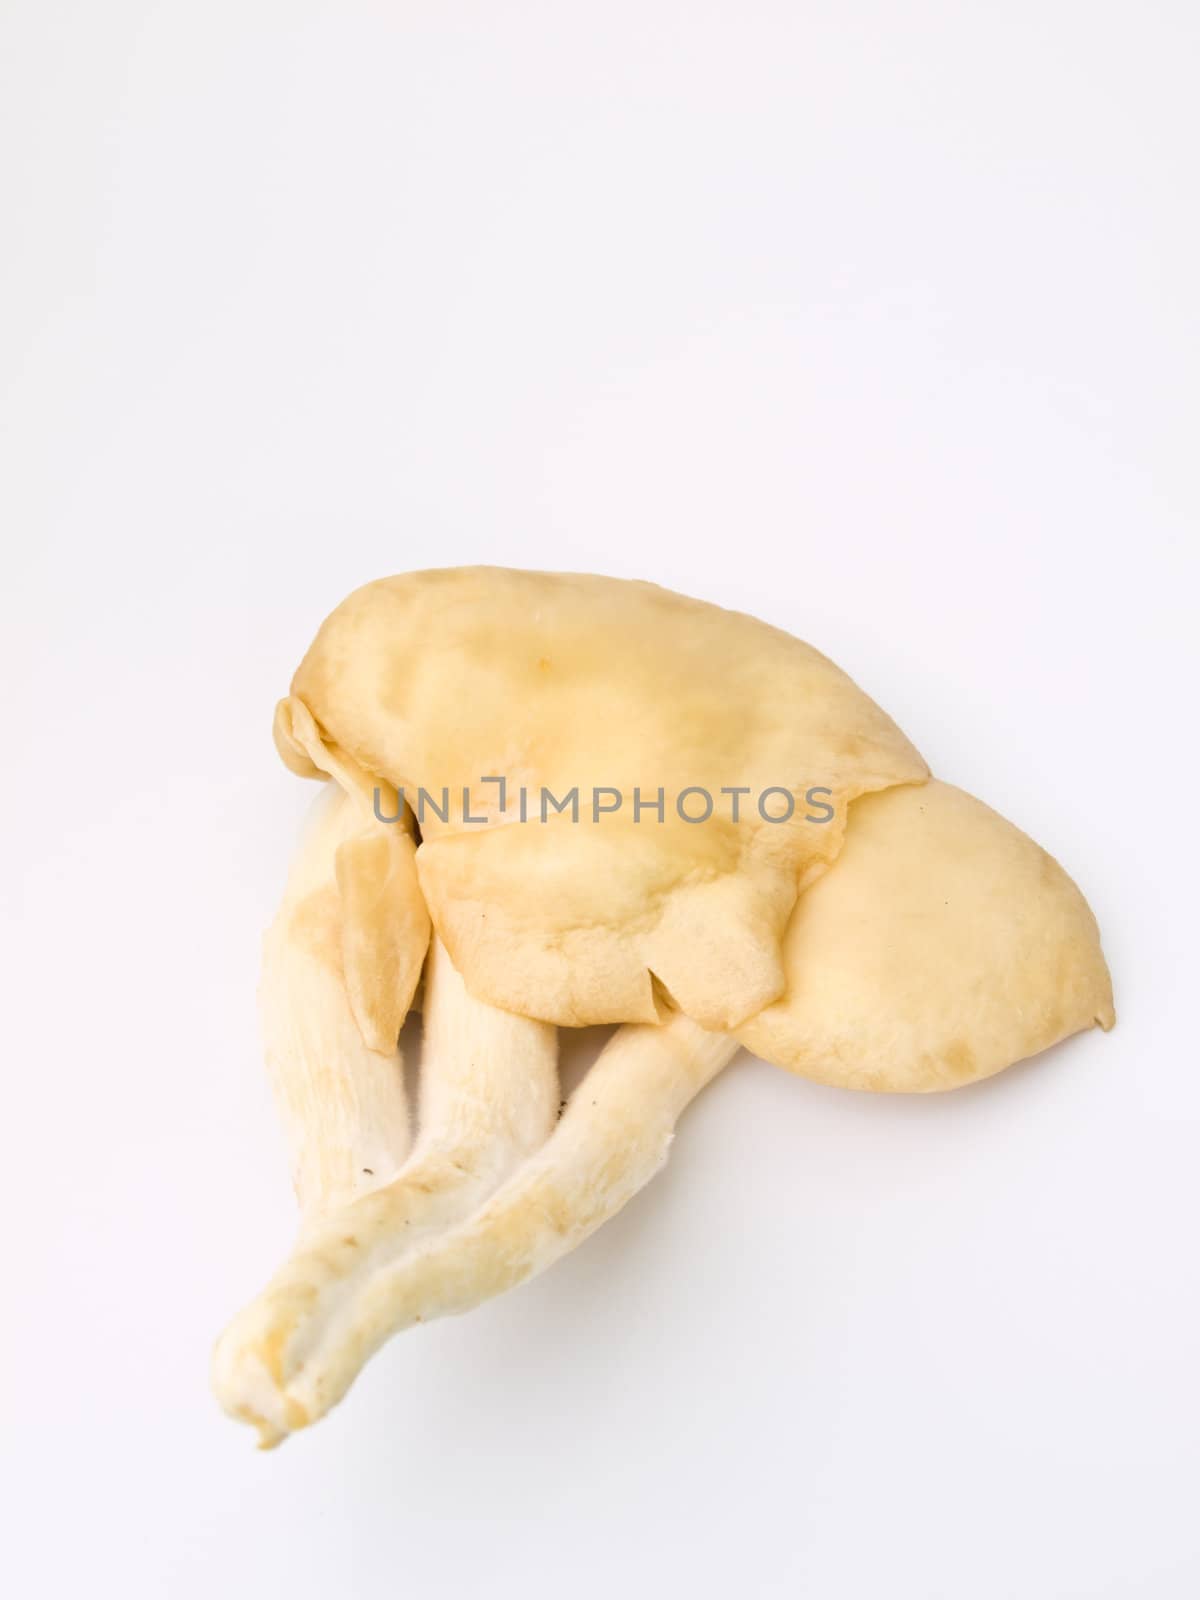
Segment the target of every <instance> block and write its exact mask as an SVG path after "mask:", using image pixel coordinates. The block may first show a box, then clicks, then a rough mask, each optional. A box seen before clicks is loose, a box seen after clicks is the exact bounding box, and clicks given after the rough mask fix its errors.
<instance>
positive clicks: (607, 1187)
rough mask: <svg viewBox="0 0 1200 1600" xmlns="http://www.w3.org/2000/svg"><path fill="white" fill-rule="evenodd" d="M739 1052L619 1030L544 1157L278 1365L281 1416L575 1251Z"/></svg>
mask: <svg viewBox="0 0 1200 1600" xmlns="http://www.w3.org/2000/svg"><path fill="white" fill-rule="evenodd" d="M737 1049H738V1045H737V1042H736V1040H733V1039H731V1038H729V1037H727V1036H726V1035H724V1034H714V1033H707V1032H705V1030H704V1029H702V1028H700V1027H699V1026H697V1024H696V1023H694V1022H692V1021H691V1020H690V1019H688V1018H687V1017H684V1016H679V1015H676V1016H675V1017H673V1018H672V1019H671V1020H670V1021H669V1022H668V1023H666V1024H665V1025H663V1026H662V1027H654V1026H633V1025H630V1026H626V1027H624V1028H622V1029H620V1030H619V1031H618V1033H617V1034H615V1035H614V1037H613V1039H612V1040H611V1041H610V1042H609V1044H608V1046H607V1048H606V1049H605V1050H604V1051H603V1052H602V1053H601V1055H600V1057H599V1059H598V1060H597V1062H596V1064H595V1066H594V1067H593V1068H592V1069H591V1071H590V1072H589V1074H588V1075H587V1077H586V1078H585V1079H584V1082H583V1084H582V1086H581V1087H580V1089H579V1090H578V1091H577V1092H576V1094H575V1096H574V1097H573V1099H572V1101H571V1104H570V1105H569V1106H568V1108H567V1110H566V1112H565V1114H564V1115H563V1117H562V1120H561V1121H560V1122H559V1124H558V1126H557V1128H556V1129H555V1131H554V1134H553V1136H552V1137H551V1138H550V1140H549V1142H548V1143H547V1144H546V1146H545V1147H544V1149H543V1150H542V1151H541V1152H540V1153H539V1154H537V1155H536V1156H534V1157H532V1158H531V1159H530V1160H529V1161H528V1162H527V1163H526V1164H525V1165H524V1166H523V1167H522V1168H521V1170H520V1171H519V1172H518V1173H517V1174H516V1175H515V1176H514V1177H512V1178H510V1179H509V1181H508V1182H507V1183H506V1184H504V1185H503V1187H502V1188H500V1189H499V1190H498V1191H497V1192H496V1193H495V1194H494V1195H493V1196H492V1197H491V1199H490V1200H488V1201H487V1202H486V1203H485V1204H484V1205H483V1207H482V1209H480V1210H479V1211H478V1212H477V1213H476V1214H475V1215H474V1216H473V1217H472V1218H471V1219H470V1220H469V1221H467V1222H465V1223H463V1224H462V1225H460V1226H458V1227H456V1228H454V1229H452V1230H451V1231H450V1232H449V1233H447V1234H444V1235H443V1236H442V1237H440V1238H439V1239H437V1240H435V1241H433V1242H431V1243H429V1244H427V1245H426V1247H425V1248H423V1249H422V1250H420V1251H419V1252H417V1253H416V1254H406V1255H404V1256H403V1257H402V1258H400V1259H399V1260H397V1261H396V1262H395V1263H392V1264H389V1263H386V1262H384V1261H382V1260H380V1261H378V1262H377V1270H375V1271H373V1272H372V1273H371V1274H370V1276H369V1278H368V1279H367V1280H365V1282H364V1284H363V1288H362V1291H361V1293H360V1294H358V1295H357V1296H356V1297H355V1300H354V1304H353V1307H352V1308H347V1315H346V1316H344V1317H341V1318H338V1319H337V1320H336V1321H329V1322H328V1323H326V1324H325V1326H324V1327H323V1329H322V1330H321V1337H320V1338H319V1339H318V1340H316V1341H310V1342H308V1343H307V1345H306V1346H305V1347H303V1348H302V1347H300V1346H293V1348H292V1351H291V1352H290V1354H289V1355H288V1356H286V1357H285V1358H284V1360H283V1361H282V1363H281V1364H280V1366H279V1367H278V1369H277V1374H276V1375H277V1381H278V1382H279V1384H280V1389H281V1394H282V1396H283V1399H284V1405H283V1407H282V1412H283V1414H285V1415H291V1416H293V1417H295V1418H296V1419H304V1420H306V1421H311V1420H313V1419H314V1418H315V1417H317V1416H319V1415H321V1414H322V1413H324V1412H325V1411H327V1410H328V1409H329V1407H330V1406H332V1405H334V1404H335V1403H336V1402H337V1401H338V1400H340V1399H341V1397H342V1396H343V1395H344V1394H345V1392H346V1390H347V1389H348V1388H349V1386H350V1384H351V1383H352V1382H353V1380H354V1378H355V1376H356V1375H357V1373H358V1372H359V1371H360V1369H361V1367H362V1365H363V1363H364V1362H365V1361H366V1360H367V1358H368V1357H369V1356H370V1355H371V1354H372V1353H373V1352H374V1351H375V1350H376V1349H378V1348H379V1346H380V1345H381V1344H383V1342H384V1341H385V1340H386V1339H387V1338H388V1337H390V1335H392V1334H393V1333H396V1332H398V1331H400V1330H401V1329H403V1328H406V1327H408V1326H410V1325H411V1324H412V1323H414V1322H419V1321H422V1320H428V1319H430V1318H433V1317H437V1316H444V1315H447V1314H450V1313H453V1312H459V1311H466V1310H469V1309H470V1308H471V1307H472V1306H475V1305H477V1304H479V1302H481V1301H483V1300H486V1299H488V1298H489V1297H491V1296H492V1295H496V1294H500V1293H501V1292H502V1291H504V1290H505V1289H510V1288H512V1287H514V1286H515V1285H516V1284H518V1283H521V1282H523V1281H524V1280H525V1279H527V1278H530V1277H532V1276H533V1275H534V1274H535V1273H537V1272H540V1271H542V1270H543V1269H544V1268H546V1267H548V1266H550V1265H551V1263H552V1262H554V1261H557V1260H558V1259H559V1257H561V1256H563V1255H565V1254H566V1253H567V1252H568V1251H569V1250H572V1249H574V1247H575V1246H576V1245H577V1244H579V1243H581V1241H582V1240H584V1239H585V1238H586V1237H587V1236H588V1235H589V1234H590V1233H591V1232H592V1231H593V1230H594V1229H596V1228H598V1227H599V1226H600V1224H601V1223H603V1222H605V1221H606V1220H607V1219H608V1218H609V1217H611V1216H614V1215H615V1214H616V1212H618V1211H619V1210H620V1209H621V1207H622V1206H623V1205H624V1204H625V1203H626V1201H627V1200H629V1199H630V1198H631V1197H632V1196H633V1195H634V1194H636V1193H637V1191H638V1190H639V1189H641V1188H642V1187H643V1186H644V1185H645V1184H646V1183H648V1182H649V1181H650V1179H651V1178H652V1177H653V1176H654V1174H655V1173H656V1172H658V1170H659V1169H660V1168H661V1167H662V1165H663V1164H664V1162H665V1161H666V1158H667V1151H668V1149H669V1146H670V1143H671V1139H672V1136H673V1134H674V1129H675V1123H676V1120H677V1119H678V1117H679V1115H680V1113H681V1112H682V1111H683V1109H684V1107H685V1106H687V1104H688V1103H689V1101H691V1100H692V1098H693V1097H694V1096H695V1095H696V1094H697V1093H699V1091H700V1090H701V1089H702V1088H703V1087H704V1085H705V1084H706V1083H708V1082H709V1081H710V1080H711V1079H712V1078H713V1077H715V1076H716V1074H717V1073H718V1072H719V1071H720V1070H721V1068H722V1067H724V1066H725V1065H726V1063H727V1062H729V1061H730V1060H731V1059H732V1057H733V1056H734V1055H735V1054H736V1052H737ZM376 1198H377V1197H376ZM367 1204H370V1202H367Z"/></svg>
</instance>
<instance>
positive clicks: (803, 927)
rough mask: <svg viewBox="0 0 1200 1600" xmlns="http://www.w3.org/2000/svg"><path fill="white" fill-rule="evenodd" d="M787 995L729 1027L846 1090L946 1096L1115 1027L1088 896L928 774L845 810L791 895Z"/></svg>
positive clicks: (999, 821)
mask: <svg viewBox="0 0 1200 1600" xmlns="http://www.w3.org/2000/svg"><path fill="white" fill-rule="evenodd" d="M784 962H785V965H786V968H787V991H786V993H785V994H784V995H783V996H782V997H781V998H780V999H779V1000H777V1001H775V1002H774V1003H773V1004H771V1005H768V1006H767V1007H766V1008H765V1009H764V1010H762V1011H761V1012H760V1013H759V1014H758V1015H757V1016H756V1017H754V1018H753V1019H751V1020H750V1021H749V1022H748V1023H746V1024H745V1025H744V1026H743V1027H741V1028H740V1029H738V1037H739V1038H740V1039H741V1041H742V1043H743V1044H745V1045H746V1046H747V1048H748V1049H750V1050H752V1051H753V1052H754V1053H755V1054H756V1055H759V1056H762V1057H763V1058H764V1059H765V1060H767V1061H772V1062H774V1063H775V1064H776V1065H777V1066H781V1067H788V1068H790V1069H791V1070H792V1071H794V1072H799V1073H802V1074H803V1075H804V1076H805V1077H809V1078H816V1079H819V1080H820V1081H821V1082H823V1083H832V1084H837V1085H839V1086H841V1087H843V1088H851V1089H878V1090H891V1091H926V1090H931V1089H955V1088H958V1087H959V1086H960V1085H962V1084H965V1083H970V1082H972V1081H974V1080H975V1079H977V1078H986V1077H989V1076H990V1075H991V1074H992V1073H994V1072H999V1071H1000V1070H1001V1069H1002V1068H1003V1067H1007V1066H1009V1065H1011V1063H1012V1062H1014V1061H1019V1060H1022V1059H1023V1058H1024V1057H1025V1056H1030V1055H1033V1054H1035V1053H1036V1052H1037V1051H1039V1050H1045V1049H1046V1048H1047V1047H1048V1046H1050V1045H1052V1044H1055V1043H1057V1041H1058V1040H1060V1039H1065V1038H1066V1037H1067V1036H1068V1035H1069V1034H1072V1033H1078V1032H1079V1031H1080V1030H1081V1029H1083V1028H1090V1027H1092V1026H1093V1025H1095V1024H1098V1025H1099V1026H1100V1027H1102V1028H1104V1029H1106V1030H1107V1029H1108V1028H1111V1027H1112V1025H1113V1022H1114V1020H1115V1018H1114V1013H1113V1000H1112V984H1111V980H1110V978H1109V973H1108V967H1107V965H1106V964H1105V960H1104V955H1103V953H1102V951H1101V949H1100V935H1099V931H1098V929H1097V927H1096V919H1095V917H1093V915H1092V913H1091V910H1090V908H1089V906H1088V903H1087V901H1086V900H1085V899H1084V898H1083V895H1082V894H1081V893H1080V892H1079V890H1078V889H1077V888H1076V886H1075V884H1074V883H1073V882H1072V881H1071V879H1070V878H1069V877H1068V876H1067V874H1066V873H1065V872H1064V871H1063V869H1062V867H1060V866H1059V864H1058V862H1057V861H1055V860H1054V858H1053V856H1050V855H1047V853H1046V851H1044V850H1043V849H1041V848H1040V846H1038V845H1036V844H1035V843H1034V842H1033V840H1032V839H1030V838H1028V837H1027V836H1026V835H1025V834H1023V833H1022V832H1021V830H1020V829H1019V828H1017V827H1014V826H1013V824H1012V823H1011V822H1007V821H1006V820H1005V819H1004V818H1003V817H1002V816H999V815H998V814H997V813H996V812H995V811H992V810H991V809H990V808H989V807H988V806H985V805H984V804H983V802H982V801H980V800H976V799H974V798H973V796H971V795H969V794H964V792H963V791H962V790H961V789H956V788H954V787H953V786H952V785H950V784H948V783H939V782H937V781H936V780H934V781H931V782H929V783H927V784H925V785H923V786H922V787H921V788H919V789H913V788H905V789H893V790H890V791H889V792H888V793H886V794H875V795H868V796H867V797H866V798H864V799H861V800H857V801H855V803H854V805H853V806H852V807H851V813H850V827H849V831H848V834H847V838H846V847H845V849H844V850H843V851H842V853H841V855H840V857H839V858H838V861H837V863H836V865H835V866H834V867H833V868H832V869H831V871H830V872H828V873H827V874H826V875H825V876H824V877H823V878H822V879H821V881H820V882H819V883H816V884H814V885H813V887H812V888H811V889H809V890H808V891H807V892H806V893H805V894H804V895H803V896H802V897H801V899H800V902H799V904H798V905H797V907H796V910H795V913H794V915H793V916H792V919H791V922H790V924H789V925H788V930H787V936H786V938H785V940H784Z"/></svg>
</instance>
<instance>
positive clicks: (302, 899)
mask: <svg viewBox="0 0 1200 1600" xmlns="http://www.w3.org/2000/svg"><path fill="white" fill-rule="evenodd" d="M331 789H332V786H331ZM358 811H359V808H358V807H357V805H356V803H355V802H354V800H353V799H352V798H351V797H350V796H348V795H344V794H342V793H340V792H339V791H337V790H336V789H332V793H331V794H330V795H329V796H326V797H322V800H321V802H320V804H319V805H318V807H317V808H316V811H315V814H314V815H313V817H312V818H311V819H310V821H309V823H308V826H307V828H306V830H305V832H304V836H303V838H302V840H301V843H300V847H299V850H298V851H297V853H296V856H295V858H294V860H293V862H292V866H291V870H290V871H289V873H288V882H287V889H286V891H285V893H284V898H283V904H282V905H281V906H280V909H279V912H278V915H277V916H276V918H275V920H274V922H273V923H272V925H271V928H270V930H269V931H268V933H267V936H266V938H265V940H264V941H263V965H262V980H261V983H260V986H259V1005H260V1010H261V1014H262V1028H263V1042H264V1045H265V1051H266V1060H267V1071H268V1075H269V1077H270V1080H271V1087H272V1090H273V1092H274V1096H275V1103H276V1106H277V1107H278V1110H279V1116H280V1121H281V1122H282V1124H283V1129H284V1135H285V1138H286V1141H287V1147H288V1156H289V1161H290V1166H291V1173H292V1185H293V1187H294V1189H295V1191H296V1198H297V1200H298V1201H299V1203H300V1209H301V1212H302V1214H303V1215H304V1216H306V1217H308V1216H313V1215H315V1214H317V1213H319V1212H320V1211H322V1210H325V1209H328V1208H330V1207H336V1206H339V1205H345V1204H347V1203H348V1202H349V1201H351V1200H354V1199H356V1198H357V1197H358V1196H360V1195H362V1194H366V1193H368V1192H369V1191H370V1190H372V1189H374V1188H377V1187H379V1186H380V1185H381V1184H385V1183H389V1182H390V1181H391V1180H392V1179H393V1178H394V1177H395V1176H396V1174H397V1172H398V1171H399V1170H400V1167H401V1165H402V1164H403V1162H404V1160H405V1157H406V1156H407V1154H408V1150H409V1144H410V1134H409V1121H408V1104H407V1098H406V1095H405V1092H404V1072H403V1064H402V1062H401V1058H400V1053H399V1051H398V1049H397V1048H396V1046H395V1041H394V1039H393V1040H392V1043H391V1048H390V1049H388V1050H386V1051H376V1050H371V1049H369V1048H368V1047H367V1045H366V1044H365V1042H364V1040H363V1036H362V1032H361V1030H360V1028H359V1025H358V1023H357V1021H356V1020H355V1017H354V1015H353V1012H352V1010H351V1006H350V1002H349V1000H348V998H347V994H346V987H345V983H344V981H343V971H342V960H341V945H342V923H343V917H342V910H341V905H340V900H339V895H338V890H337V884H336V867H335V863H336V859H337V854H338V850H339V848H340V847H341V846H342V845H343V844H344V843H345V842H346V840H347V839H349V838H351V837H352V836H353V834H354V833H355V832H356V830H357V829H358V828H359V826H360V820H359V815H358Z"/></svg>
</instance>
